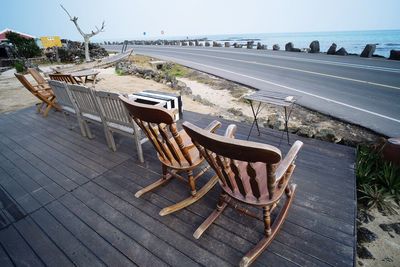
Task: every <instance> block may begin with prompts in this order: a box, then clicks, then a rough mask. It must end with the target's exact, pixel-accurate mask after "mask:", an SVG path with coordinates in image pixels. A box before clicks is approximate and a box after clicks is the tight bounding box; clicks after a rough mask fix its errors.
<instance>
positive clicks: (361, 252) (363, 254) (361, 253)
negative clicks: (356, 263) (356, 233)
mask: <svg viewBox="0 0 400 267" xmlns="http://www.w3.org/2000/svg"><path fill="white" fill-rule="evenodd" d="M357 256H358V257H359V258H360V259H371V260H374V259H375V258H374V256H373V255H372V253H371V252H370V251H369V250H368V249H367V248H366V247H364V246H360V245H357Z"/></svg>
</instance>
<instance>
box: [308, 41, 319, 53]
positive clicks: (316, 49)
mask: <svg viewBox="0 0 400 267" xmlns="http://www.w3.org/2000/svg"><path fill="white" fill-rule="evenodd" d="M310 53H319V42H318V41H312V42H311V44H310Z"/></svg>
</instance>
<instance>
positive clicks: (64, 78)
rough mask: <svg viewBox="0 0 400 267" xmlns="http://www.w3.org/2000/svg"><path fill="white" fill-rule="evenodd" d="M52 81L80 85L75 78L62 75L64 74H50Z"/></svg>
mask: <svg viewBox="0 0 400 267" xmlns="http://www.w3.org/2000/svg"><path fill="white" fill-rule="evenodd" d="M49 77H50V79H51V80H55V81H60V82H66V83H69V84H80V82H78V81H77V80H76V79H75V78H74V77H72V76H71V75H70V74H62V73H53V74H49Z"/></svg>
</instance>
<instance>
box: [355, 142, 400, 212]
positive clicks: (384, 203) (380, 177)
mask: <svg viewBox="0 0 400 267" xmlns="http://www.w3.org/2000/svg"><path fill="white" fill-rule="evenodd" d="M356 177H357V192H358V194H357V195H358V202H359V204H361V205H363V206H365V207H366V208H368V209H370V208H375V207H376V208H378V210H379V211H381V212H387V213H389V214H393V213H397V212H396V206H397V208H398V206H399V202H400V168H399V167H397V166H395V165H393V164H392V163H390V162H386V161H384V160H383V158H382V148H375V147H373V146H365V145H360V146H358V148H357V161H356ZM396 204H397V205H396Z"/></svg>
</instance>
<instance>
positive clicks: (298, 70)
mask: <svg viewBox="0 0 400 267" xmlns="http://www.w3.org/2000/svg"><path fill="white" fill-rule="evenodd" d="M148 50H152V51H158V52H163V51H162V49H156V48H150V49H148ZM169 52H170V53H171V52H172V53H177V54H187V55H194V56H200V57H208V58H217V59H223V60H229V61H236V62H242V63H247V64H254V65H261V66H267V67H271V68H276V69H285V70H291V71H297V72H302V73H307V74H313V75H318V76H324V77H329V78H334V79H339V80H345V81H351V82H358V83H363V84H369V85H375V86H380V87H385V88H390V89H395V90H400V87H397V86H392V85H387V84H381V83H375V82H369V81H364V80H358V79H353V78H347V77H342V76H336V75H331V74H326V73H320V72H314V71H309V70H302V69H296V68H290V67H283V66H278V65H272V64H267V63H259V62H255V61H247V60H242V59H233V58H226V57H218V56H211V55H201V54H198V53H197V54H196V53H190V52H181V51H169Z"/></svg>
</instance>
